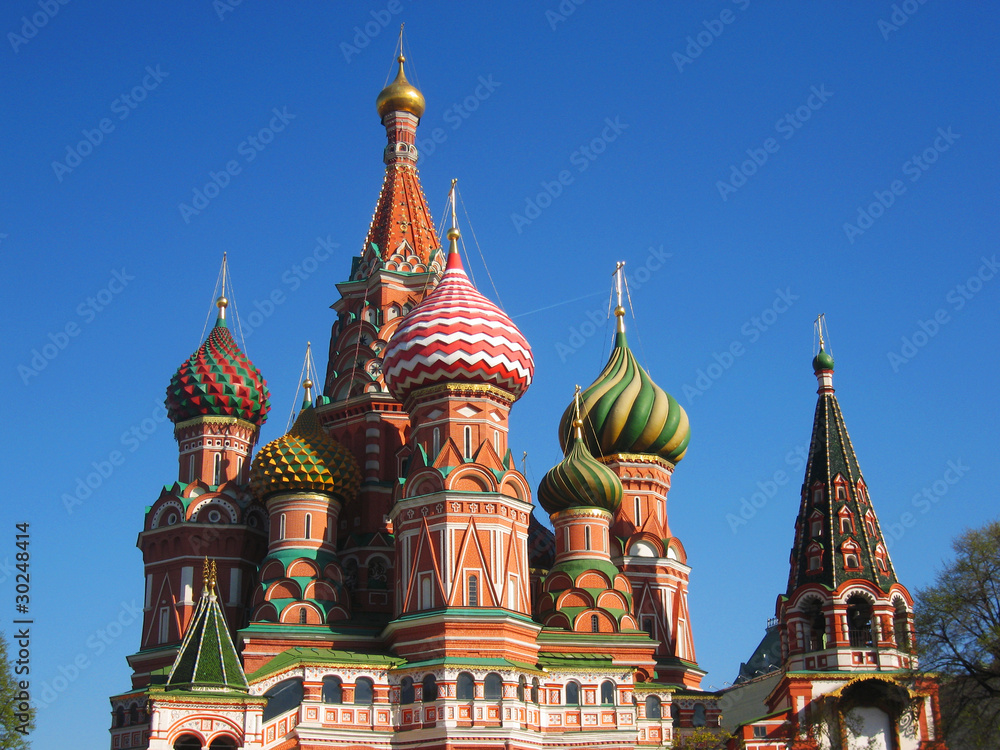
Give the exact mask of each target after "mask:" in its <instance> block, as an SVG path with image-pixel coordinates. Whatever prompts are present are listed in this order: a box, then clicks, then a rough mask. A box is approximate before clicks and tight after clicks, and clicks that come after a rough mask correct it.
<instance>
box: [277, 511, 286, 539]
mask: <svg viewBox="0 0 1000 750" xmlns="http://www.w3.org/2000/svg"><path fill="white" fill-rule="evenodd" d="M284 538H285V514H284V513H282V514H281V515H280V516H278V539H284Z"/></svg>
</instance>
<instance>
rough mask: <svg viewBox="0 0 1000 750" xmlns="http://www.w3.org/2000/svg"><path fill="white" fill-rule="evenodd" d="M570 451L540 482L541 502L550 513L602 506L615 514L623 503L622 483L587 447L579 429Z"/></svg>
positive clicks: (539, 497) (539, 494)
mask: <svg viewBox="0 0 1000 750" xmlns="http://www.w3.org/2000/svg"><path fill="white" fill-rule="evenodd" d="M572 440H573V443H572V445H571V446H570V449H569V453H568V454H567V455H566V457H565V458H564V459H563V460H562V461H560V462H559V463H558V464H556V465H555V466H553V467H552V468H551V469H549V471H548V473H547V474H546V475H545V476H544V477H542V481H541V483H540V484H539V485H538V504H539V505H541V506H542V507H543V508H544V509H545V510H546V511H547V512H548V513H556V512H558V511H560V510H567V509H568V508H601V509H602V510H607V511H610V512H612V513H614V512H615V511H616V510H618V508H619V507H620V506H621V504H622V495H623V490H622V483H621V480H619V479H618V476H617V475H616V474H615V473H614V472H613V471H611V469H609V468H608V467H607V466H605V465H604V464H602V463H601V462H600V461H598V460H597V459H595V458H594V457H593V456H592V455H591V454H590V451H589V450H587V443H586V442H585V441H584V440H583V437H582V435H581V434H580V433H579V432H577V434H576V435H574V436H573V439H572Z"/></svg>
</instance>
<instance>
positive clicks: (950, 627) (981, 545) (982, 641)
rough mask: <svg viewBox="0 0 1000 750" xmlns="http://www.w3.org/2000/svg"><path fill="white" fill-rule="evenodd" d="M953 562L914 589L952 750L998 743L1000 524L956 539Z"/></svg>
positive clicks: (925, 653) (924, 651)
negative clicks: (933, 579)
mask: <svg viewBox="0 0 1000 750" xmlns="http://www.w3.org/2000/svg"><path fill="white" fill-rule="evenodd" d="M952 547H953V548H954V550H955V560H954V562H952V563H951V564H950V565H948V566H947V567H946V568H945V569H944V570H942V571H941V572H940V573H939V574H938V577H937V581H936V582H935V583H934V585H933V586H930V587H929V588H926V589H924V590H922V591H920V592H918V593H917V607H916V615H917V620H916V625H917V634H918V637H919V643H920V652H921V664H920V667H921V669H922V670H924V671H928V672H937V673H939V674H940V675H941V680H942V687H941V713H942V720H943V723H944V730H945V733H946V736H947V738H948V741H949V745H950V746H951V747H961V748H990V750H995V748H998V747H1000V521H994V522H993V523H990V524H988V525H986V526H985V527H983V528H981V529H973V530H971V531H967V532H965V533H964V534H962V535H961V536H960V537H958V539H956V540H955V541H954V543H953V544H952Z"/></svg>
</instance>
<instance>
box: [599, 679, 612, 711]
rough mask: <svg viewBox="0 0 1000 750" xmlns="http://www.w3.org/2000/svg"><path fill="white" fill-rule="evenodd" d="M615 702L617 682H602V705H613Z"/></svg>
mask: <svg viewBox="0 0 1000 750" xmlns="http://www.w3.org/2000/svg"><path fill="white" fill-rule="evenodd" d="M614 704H615V683H613V682H612V681H611V680H605V681H604V682H602V683H601V705H602V706H613V705H614Z"/></svg>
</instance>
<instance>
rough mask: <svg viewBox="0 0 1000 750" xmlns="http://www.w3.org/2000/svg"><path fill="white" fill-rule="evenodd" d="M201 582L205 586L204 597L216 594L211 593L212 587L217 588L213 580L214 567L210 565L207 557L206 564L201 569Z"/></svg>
mask: <svg viewBox="0 0 1000 750" xmlns="http://www.w3.org/2000/svg"><path fill="white" fill-rule="evenodd" d="M201 580H202V582H203V583H204V584H205V587H204V588H203V589H202V596H208V595H209V594H211V593H214V592H211V591H209V588H210V587H214V586H215V581H214V580H213V579H212V566H211V565H209V562H208V557H207V556H206V557H205V564H204V565H203V566H202V569H201Z"/></svg>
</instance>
